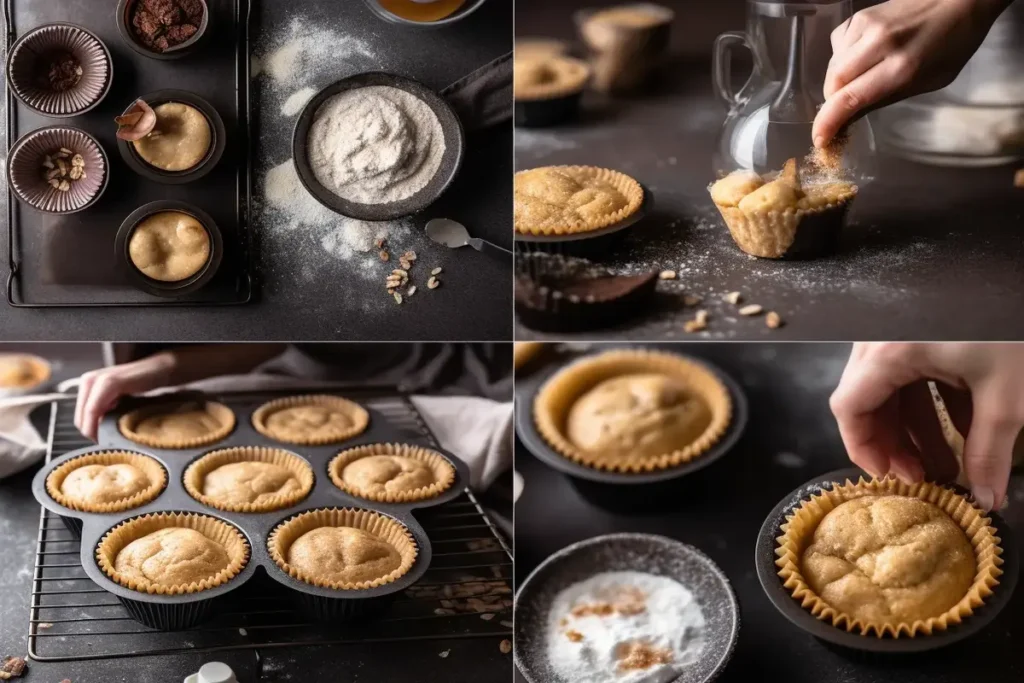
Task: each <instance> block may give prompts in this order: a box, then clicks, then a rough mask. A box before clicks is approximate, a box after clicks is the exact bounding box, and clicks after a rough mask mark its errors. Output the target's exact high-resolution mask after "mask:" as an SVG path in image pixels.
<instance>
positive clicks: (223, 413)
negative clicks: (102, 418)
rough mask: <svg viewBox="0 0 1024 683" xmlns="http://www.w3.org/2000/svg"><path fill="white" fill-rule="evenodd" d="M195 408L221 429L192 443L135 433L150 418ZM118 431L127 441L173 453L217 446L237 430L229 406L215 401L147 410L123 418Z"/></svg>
mask: <svg viewBox="0 0 1024 683" xmlns="http://www.w3.org/2000/svg"><path fill="white" fill-rule="evenodd" d="M192 406H197V407H201V409H202V410H204V411H206V413H207V414H209V415H210V416H211V417H213V418H214V419H215V420H216V421H217V422H219V423H220V427H219V428H218V429H215V430H214V431H212V432H210V433H209V434H206V435H205V436H201V437H195V438H192V439H181V438H175V437H171V436H160V435H151V434H140V433H139V432H137V431H136V429H138V426H139V423H140V422H142V421H143V420H145V419H146V418H148V417H152V416H154V415H169V414H172V413H174V412H175V411H178V410H180V409H182V408H189V407H192ZM117 428H118V430H120V432H121V434H122V435H124V437H125V438H127V439H130V440H132V441H134V442H135V443H138V444H142V445H143V446H152V447H153V448H166V449H171V450H179V449H185V448H198V447H199V446H206V445H208V444H212V443H216V442H217V441H220V440H221V439H223V438H224V437H226V436H227V435H228V434H230V433H231V431H232V430H233V429H234V428H235V413H234V412H233V411H232V410H231V408H228V407H227V406H226V405H224V404H222V403H215V402H213V401H207V402H205V403H202V404H199V403H198V402H197V403H178V404H163V405H155V406H147V407H145V408H139V409H138V410H133V411H131V412H130V413H126V414H124V415H122V416H121V419H120V420H118V421H117Z"/></svg>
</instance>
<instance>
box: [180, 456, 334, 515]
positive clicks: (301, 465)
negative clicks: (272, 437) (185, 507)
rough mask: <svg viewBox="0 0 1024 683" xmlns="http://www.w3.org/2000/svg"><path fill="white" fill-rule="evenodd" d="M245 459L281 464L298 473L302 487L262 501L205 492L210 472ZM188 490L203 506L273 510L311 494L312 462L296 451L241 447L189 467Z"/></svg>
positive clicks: (204, 458) (186, 483)
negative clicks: (240, 500) (229, 498)
mask: <svg viewBox="0 0 1024 683" xmlns="http://www.w3.org/2000/svg"><path fill="white" fill-rule="evenodd" d="M242 462H263V463H269V464H273V465H278V466H280V467H283V468H285V469H287V470H288V471H290V472H291V473H292V474H294V475H295V479H296V480H297V481H298V482H299V486H300V489H299V490H298V491H292V492H290V493H279V494H275V495H272V496H267V497H265V498H264V499H263V500H261V501H258V502H246V503H236V502H230V501H224V500H220V499H218V498H215V497H213V496H210V495H207V494H206V493H204V492H203V488H204V482H205V480H206V477H207V475H209V474H210V473H211V472H213V471H214V470H216V469H217V468H219V467H223V466H224V465H229V464H233V463H242ZM183 482H184V484H185V490H186V491H188V494H189V495H190V496H192V497H193V498H195V499H196V500H198V501H199V502H200V503H202V504H203V505H209V506H210V507H212V508H216V509H218V510H225V511H227V512H270V511H272V510H280V509H282V508H286V507H291V506H292V505H295V504H296V503H298V502H299V501H301V500H302V499H303V498H305V497H306V496H308V495H309V492H310V491H312V490H313V482H314V476H313V470H312V468H310V466H309V464H308V463H307V462H306V461H305V460H303V459H302V458H300V457H299V456H297V455H294V454H293V453H289V452H288V451H283V450H281V449H278V448H265V447H261V446H240V447H237V448H225V449H223V450H219V451H213V452H212V453H207V454H206V455H204V456H203V457H201V458H199V459H198V460H196V461H195V462H193V463H192V464H191V465H189V466H188V468H187V469H186V470H185V474H184V476H183Z"/></svg>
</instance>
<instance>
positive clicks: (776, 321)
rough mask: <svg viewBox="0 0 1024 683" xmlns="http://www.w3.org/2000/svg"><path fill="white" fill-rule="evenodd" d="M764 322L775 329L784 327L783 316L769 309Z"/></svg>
mask: <svg viewBox="0 0 1024 683" xmlns="http://www.w3.org/2000/svg"><path fill="white" fill-rule="evenodd" d="M764 324H765V325H767V326H768V327H769V328H771V329H773V330H775V329H778V328H780V327H782V318H781V317H779V314H778V313H776V312H775V311H768V315H766V316H765V317H764Z"/></svg>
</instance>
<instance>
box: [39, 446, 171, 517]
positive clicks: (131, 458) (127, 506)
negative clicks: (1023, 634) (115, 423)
mask: <svg viewBox="0 0 1024 683" xmlns="http://www.w3.org/2000/svg"><path fill="white" fill-rule="evenodd" d="M86 465H132V466H134V467H136V468H138V469H139V470H141V471H142V472H143V473H144V474H145V475H146V477H147V478H148V479H149V486H147V487H146V489H145V490H143V491H139V492H138V493H136V494H135V495H134V496H130V497H128V498H124V499H123V500H118V501H115V502H112V503H92V504H88V503H83V502H80V501H77V500H74V499H72V498H69V497H68V496H66V495H64V493H62V492H61V490H60V487H61V485H62V484H63V483H64V480H65V479H67V477H68V475H69V474H71V473H72V472H73V471H75V470H77V469H78V468H80V467H85V466H86ZM166 486H167V472H166V471H165V470H164V468H163V465H161V464H160V463H159V462H157V461H156V460H154V459H153V458H151V457H149V456H148V455H142V454H141V453H132V452H130V451H100V452H96V453H87V454H85V455H79V456H77V457H74V458H71V459H70V460H67V461H66V462H63V463H61V465H60V466H59V467H56V468H54V470H53V471H52V472H50V474H49V475H48V476H47V477H46V492H47V493H49V494H50V498H53V500H55V501H56V502H57V503H59V504H60V505H63V506H64V507H66V508H70V509H72V510H82V511H84V512H96V513H101V514H106V513H110V512H120V511H122V510H131V509H132V508H137V507H139V506H141V505H145V504H146V503H148V502H150V501H151V500H153V499H155V498H156V497H157V496H159V495H160V494H161V493H162V492H163V490H164V487H166Z"/></svg>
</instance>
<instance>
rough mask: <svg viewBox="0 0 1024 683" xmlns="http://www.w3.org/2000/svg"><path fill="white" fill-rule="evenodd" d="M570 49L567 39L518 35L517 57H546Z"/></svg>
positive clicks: (558, 54) (555, 55)
mask: <svg viewBox="0 0 1024 683" xmlns="http://www.w3.org/2000/svg"><path fill="white" fill-rule="evenodd" d="M568 51H569V46H568V45H567V44H566V43H565V41H562V40H558V39H557V38H541V37H520V36H516V43H515V58H516V59H544V58H547V57H558V56H561V55H564V54H565V53H566V52H568Z"/></svg>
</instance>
